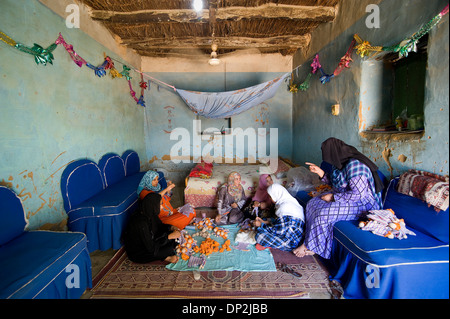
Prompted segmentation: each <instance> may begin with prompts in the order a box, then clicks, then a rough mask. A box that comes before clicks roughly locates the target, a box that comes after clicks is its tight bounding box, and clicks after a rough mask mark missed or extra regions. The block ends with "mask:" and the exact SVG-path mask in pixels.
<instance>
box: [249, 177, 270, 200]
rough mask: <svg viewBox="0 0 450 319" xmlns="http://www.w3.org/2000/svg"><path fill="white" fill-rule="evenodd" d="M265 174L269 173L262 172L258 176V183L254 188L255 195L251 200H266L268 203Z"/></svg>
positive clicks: (267, 185)
mask: <svg viewBox="0 0 450 319" xmlns="http://www.w3.org/2000/svg"><path fill="white" fill-rule="evenodd" d="M267 176H269V175H268V174H263V175H261V176H260V177H259V185H258V188H257V189H256V193H255V196H253V198H252V200H253V201H258V202H260V203H261V202H266V203H268V204H270V196H269V194H268V193H267V187H269V184H267Z"/></svg>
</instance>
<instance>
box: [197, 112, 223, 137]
mask: <svg viewBox="0 0 450 319" xmlns="http://www.w3.org/2000/svg"><path fill="white" fill-rule="evenodd" d="M196 120H200V121H201V131H200V132H199V133H200V134H201V135H216V134H227V133H228V132H229V130H230V128H231V118H227V119H209V118H206V117H203V116H198V115H197V117H196Z"/></svg>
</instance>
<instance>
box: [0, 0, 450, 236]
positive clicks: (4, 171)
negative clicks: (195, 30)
mask: <svg viewBox="0 0 450 319" xmlns="http://www.w3.org/2000/svg"><path fill="white" fill-rule="evenodd" d="M445 4H446V1H443V0H439V1H437V0H436V1H433V2H429V1H425V0H410V1H407V2H402V6H401V7H400V6H398V1H397V0H385V1H383V2H382V3H381V4H380V8H381V26H382V28H381V29H380V30H368V29H366V27H365V24H364V19H362V20H361V21H358V22H357V23H356V24H355V25H353V26H352V27H350V28H349V29H348V30H346V31H345V32H343V33H342V34H341V35H340V36H339V37H338V38H336V39H330V44H329V45H327V46H326V47H325V48H324V49H323V50H322V51H321V52H319V53H320V56H321V63H322V65H323V66H324V69H325V70H326V71H328V72H332V71H333V69H334V68H335V67H336V65H337V62H338V61H339V59H340V57H341V56H342V55H343V54H344V53H345V52H346V50H347V48H348V45H349V43H350V41H351V39H352V36H353V34H354V33H359V34H360V35H361V37H363V38H365V39H368V40H370V41H371V42H373V43H374V44H378V43H379V44H382V45H391V44H394V43H396V42H398V41H399V40H402V39H403V38H404V37H405V36H409V35H411V34H412V33H413V32H415V31H417V30H418V29H419V28H420V26H421V25H422V24H423V23H425V22H428V20H429V19H431V17H433V16H434V15H435V14H436V13H437V12H438V11H439V10H441V9H442V8H443V7H444V6H445ZM0 6H1V10H0V30H2V31H3V32H5V33H7V34H9V35H10V36H11V37H12V38H14V39H16V40H17V41H20V42H22V43H24V44H27V45H30V46H31V45H33V43H39V44H41V45H44V46H47V45H49V44H50V43H52V42H53V41H55V39H56V38H57V36H58V33H59V32H62V34H63V35H64V37H65V38H66V40H67V42H69V43H72V44H74V46H75V50H76V51H77V52H78V53H79V54H80V55H81V56H82V57H84V58H85V59H86V60H88V61H92V62H93V63H98V64H100V63H101V62H102V56H103V52H106V54H109V55H111V56H112V57H113V58H118V57H117V56H115V55H114V54H112V53H111V52H109V51H108V50H107V49H106V48H105V47H103V46H102V45H100V44H99V43H98V42H96V41H95V40H93V39H92V38H90V37H89V36H87V35H86V34H85V33H83V32H82V31H81V30H78V29H67V28H66V25H65V21H64V20H63V19H62V18H61V17H59V16H58V15H56V14H54V13H53V12H52V11H50V10H49V9H48V8H46V7H45V6H43V5H41V4H40V3H39V2H37V1H34V0H26V1H14V0H2V1H1V3H0ZM429 41H430V42H429V60H428V69H427V82H426V83H427V84H426V98H425V99H426V101H425V125H426V129H425V136H424V137H423V138H422V139H420V140H416V141H396V140H392V141H376V140H366V139H364V138H363V137H361V135H360V130H361V122H362V121H361V119H360V117H361V114H365V113H364V112H361V110H363V111H364V109H368V108H369V107H370V106H371V105H368V104H366V102H365V100H364V98H362V97H361V96H362V95H363V94H364V91H363V90H362V89H363V88H362V84H363V83H362V81H361V78H362V75H361V73H362V71H363V64H362V62H361V60H360V59H359V58H358V57H355V61H354V63H353V64H352V68H351V69H350V70H346V71H344V72H343V73H342V74H341V75H340V76H339V77H337V78H335V79H334V80H332V82H330V83H328V84H326V85H322V84H320V82H319V81H318V79H317V78H315V80H314V79H313V81H312V83H311V88H310V89H309V90H308V91H307V92H301V93H297V94H291V93H289V92H288V91H287V90H286V85H282V86H281V87H280V89H279V90H278V92H277V94H276V95H275V97H274V98H272V99H270V100H268V101H266V102H265V103H263V104H262V105H260V106H257V107H255V108H254V109H252V110H250V111H248V112H246V113H243V114H241V115H239V116H236V117H234V118H233V119H232V127H234V128H236V127H240V128H242V129H246V128H255V129H257V128H267V131H269V129H270V128H278V143H277V148H278V153H279V155H280V156H283V157H287V158H290V159H292V160H293V161H294V162H296V163H304V162H305V161H315V162H320V160H321V158H320V157H321V154H320V144H321V142H322V141H323V140H325V139H326V138H328V137H330V136H335V137H338V138H341V139H343V140H345V141H346V142H348V143H349V144H352V145H355V146H356V147H358V148H359V149H360V150H362V151H363V152H364V153H366V154H367V155H369V156H370V157H371V158H372V159H373V160H375V161H376V163H377V164H378V165H379V166H380V168H381V169H382V171H384V172H385V173H386V174H387V175H389V167H388V164H387V163H386V161H384V159H383V156H382V153H383V151H386V150H387V151H389V152H390V153H391V155H392V157H390V158H389V160H390V164H391V165H392V167H393V173H394V175H397V174H399V173H401V172H403V171H405V170H407V169H408V168H412V167H414V168H419V169H425V170H429V171H432V172H436V173H440V174H448V157H449V156H448V155H449V152H448V149H449V147H448V140H449V139H448V129H449V126H448V118H449V113H448V102H449V101H448V83H449V82H448V74H449V70H448V53H449V52H448V17H446V18H444V20H443V22H442V23H441V25H440V26H439V27H438V28H436V29H435V30H433V31H432V33H431V35H430V40H429ZM54 55H55V60H54V64H53V65H48V66H42V65H36V64H35V62H34V60H33V57H32V56H29V55H27V54H25V53H21V52H19V51H17V50H15V49H13V48H11V47H9V46H8V45H6V44H5V43H3V42H1V43H0V58H1V62H0V101H1V102H0V107H1V113H0V147H1V152H0V154H1V155H0V182H1V183H2V184H6V185H8V186H10V187H12V188H13V189H14V190H15V191H16V192H17V193H18V194H19V196H20V197H21V198H22V200H23V203H24V206H25V211H26V214H27V216H28V218H29V220H30V228H31V229H35V228H39V227H41V226H43V225H45V224H58V223H62V222H64V220H65V218H66V216H65V212H64V209H63V205H62V199H61V194H60V185H59V182H60V176H61V173H62V171H63V169H64V167H65V166H66V165H67V164H68V163H69V162H71V161H73V160H75V159H79V158H90V159H92V160H94V161H98V160H99V159H100V157H101V156H102V155H103V154H105V153H106V152H116V153H119V154H122V153H123V152H124V151H125V150H127V149H134V150H136V151H137V152H138V153H139V155H140V157H141V166H142V169H146V168H148V167H151V166H155V165H157V166H159V165H163V166H164V165H170V157H169V154H170V149H171V147H172V146H173V145H174V144H175V143H176V142H177V141H171V140H170V138H169V136H170V134H169V133H167V132H166V131H170V129H174V128H177V127H184V128H186V129H187V130H188V131H191V130H192V120H193V119H195V116H194V114H193V113H192V111H190V109H189V108H188V107H187V106H186V105H185V104H184V102H183V101H182V100H181V98H180V97H179V96H178V95H177V94H176V93H175V92H173V91H171V90H170V89H167V88H164V87H163V86H161V87H160V89H159V90H158V88H157V86H156V85H152V86H151V88H150V90H148V91H146V92H145V100H146V103H147V108H145V109H144V108H142V107H140V106H137V105H136V103H135V102H134V100H133V99H132V98H131V97H130V93H129V89H128V85H127V82H126V81H125V80H120V79H111V78H110V77H109V76H107V77H105V78H102V79H99V78H98V77H96V76H95V75H94V73H93V71H92V70H90V69H88V68H86V67H83V68H81V69H80V68H78V67H77V66H76V65H75V64H74V63H73V62H72V60H71V59H70V57H69V55H68V54H67V52H66V51H65V50H64V49H63V48H62V47H58V48H57V49H56V50H55V52H54ZM118 68H119V70H121V65H120V66H119V65H118ZM309 70H310V67H309V65H307V64H305V65H303V66H302V67H301V69H300V72H299V77H300V78H303V77H304V76H306V74H307V73H308V72H309ZM132 75H133V74H132ZM149 75H150V76H152V77H154V78H157V79H159V80H161V81H164V82H166V83H169V84H171V85H174V86H175V87H178V88H181V89H187V90H197V91H207V92H208V91H226V90H228V91H229V90H236V89H241V88H245V87H249V86H252V85H255V84H259V83H262V82H265V81H269V80H272V79H274V78H275V77H277V76H279V75H281V74H280V73H263V72H253V73H252V72H249V73H226V74H224V73H195V72H193V73H149ZM373 81H375V80H373ZM132 82H133V86H134V88H135V90H136V91H138V82H139V78H138V77H137V76H135V77H134V79H133V81H132ZM366 84H367V83H366ZM369 84H370V83H369ZM369 87H371V86H370V85H369ZM375 98H376V96H375V95H374V99H375ZM366 100H367V101H370V100H371V99H366ZM336 102H339V103H340V105H341V115H340V116H338V117H334V116H332V115H331V110H330V107H331V105H333V104H335V103H336ZM361 102H363V103H361ZM169 110H170V112H171V113H169ZM169 120H170V125H169ZM362 120H364V118H363V119H362ZM207 143H208V141H204V142H203V145H202V148H203V147H204V146H205V145H206V144H207ZM189 147H192V146H191V145H189ZM269 147H270V146H269V145H268V149H269ZM234 151H235V152H236V149H234ZM190 153H191V154H192V153H193V150H192V148H191V149H190ZM400 154H403V155H405V156H406V157H407V160H406V161H405V162H400V161H398V160H397V156H398V155H400ZM247 155H248V153H247V152H246V150H245V146H244V156H247ZM191 165H192V164H191ZM180 167H181V170H182V171H183V172H180V173H179V176H185V173H184V170H185V169H186V167H183V166H180Z"/></svg>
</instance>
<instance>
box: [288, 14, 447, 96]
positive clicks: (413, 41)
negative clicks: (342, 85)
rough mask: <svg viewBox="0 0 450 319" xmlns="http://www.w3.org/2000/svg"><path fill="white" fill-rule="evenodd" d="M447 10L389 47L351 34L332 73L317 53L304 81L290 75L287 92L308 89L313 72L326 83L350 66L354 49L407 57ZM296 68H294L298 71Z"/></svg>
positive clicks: (367, 54) (363, 53)
mask: <svg viewBox="0 0 450 319" xmlns="http://www.w3.org/2000/svg"><path fill="white" fill-rule="evenodd" d="M448 12H449V5H447V6H446V7H445V8H444V9H443V10H442V11H441V12H440V13H439V14H438V15H437V16H435V17H434V18H433V19H431V21H430V22H428V23H427V24H426V25H424V26H423V27H422V28H421V29H420V30H419V31H418V32H416V33H414V34H413V35H412V36H411V37H410V38H407V39H405V40H403V41H402V42H400V43H399V44H397V45H394V46H390V47H382V46H373V45H372V44H370V42H369V41H364V40H363V39H361V37H360V36H359V35H358V34H355V35H354V36H353V41H352V43H351V44H350V47H349V49H348V50H347V53H346V54H345V55H344V56H343V57H342V58H341V60H340V62H339V64H338V66H337V68H336V69H335V71H334V72H333V74H327V73H326V72H325V71H324V70H323V68H322V65H321V64H320V61H319V54H316V55H315V56H314V59H313V62H312V63H311V68H312V70H311V72H310V73H308V76H307V77H306V79H305V81H304V82H303V83H301V84H300V85H296V84H294V83H293V75H291V80H290V84H289V92H291V93H297V92H298V90H301V91H306V90H308V89H309V85H310V80H311V77H312V75H313V74H315V73H317V71H320V73H321V76H320V78H319V80H320V82H321V83H322V84H326V83H328V82H330V81H331V79H332V78H334V77H336V76H338V75H339V74H340V73H341V72H342V71H343V70H344V69H346V68H350V63H351V62H353V58H352V53H353V50H356V54H358V55H359V56H360V57H361V58H365V57H366V56H369V55H371V53H372V52H374V53H375V54H377V53H379V52H383V51H388V52H398V53H399V57H400V58H403V57H407V56H408V53H409V52H411V51H414V52H416V51H417V42H418V41H419V39H420V38H422V37H423V36H424V35H425V34H427V33H429V32H430V31H431V30H432V29H433V28H434V27H435V26H437V25H438V24H439V22H440V21H441V20H442V17H444V16H445V15H446V14H448ZM298 68H299V67H297V68H296V70H297V71H298Z"/></svg>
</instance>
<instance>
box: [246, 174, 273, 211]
mask: <svg viewBox="0 0 450 319" xmlns="http://www.w3.org/2000/svg"><path fill="white" fill-rule="evenodd" d="M272 184H273V180H272V177H271V176H270V175H269V174H262V175H261V176H260V177H259V185H258V188H257V189H256V193H255V195H254V196H253V198H252V204H251V205H249V206H248V207H247V208H246V209H245V211H244V215H245V217H247V218H250V219H255V218H256V217H263V218H264V217H269V216H270V213H271V208H272V204H273V203H272V199H271V198H270V196H269V193H267V188H268V187H269V186H270V185H272Z"/></svg>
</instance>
